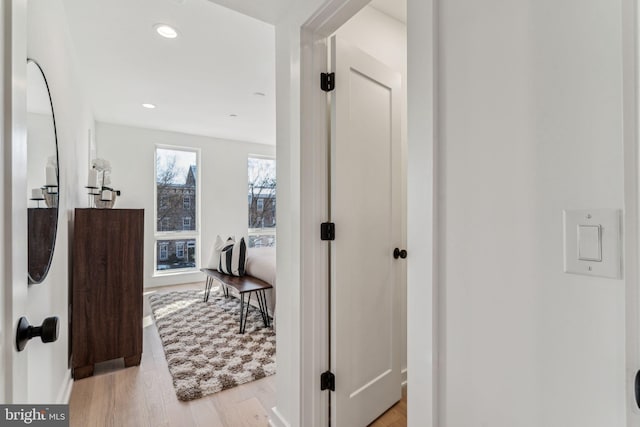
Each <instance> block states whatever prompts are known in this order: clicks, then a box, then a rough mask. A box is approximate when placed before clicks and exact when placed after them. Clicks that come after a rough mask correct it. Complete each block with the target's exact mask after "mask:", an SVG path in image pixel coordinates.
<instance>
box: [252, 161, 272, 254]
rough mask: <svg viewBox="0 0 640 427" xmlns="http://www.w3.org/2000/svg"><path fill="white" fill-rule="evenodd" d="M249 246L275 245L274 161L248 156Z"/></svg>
mask: <svg viewBox="0 0 640 427" xmlns="http://www.w3.org/2000/svg"><path fill="white" fill-rule="evenodd" d="M248 179H249V181H248V189H249V193H248V209H249V247H251V248H253V247H261V246H275V245H276V161H275V159H270V158H264V157H249V161H248Z"/></svg>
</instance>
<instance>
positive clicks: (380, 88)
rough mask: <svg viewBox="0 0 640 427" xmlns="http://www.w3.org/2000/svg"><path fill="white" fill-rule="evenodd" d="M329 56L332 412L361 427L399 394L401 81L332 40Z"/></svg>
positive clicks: (339, 421) (342, 425)
mask: <svg viewBox="0 0 640 427" xmlns="http://www.w3.org/2000/svg"><path fill="white" fill-rule="evenodd" d="M331 52H332V53H331V55H332V60H331V64H332V68H333V71H334V72H335V81H336V88H335V90H334V91H333V92H331V99H332V101H331V106H332V111H331V114H332V117H331V128H332V129H331V171H330V176H331V196H330V202H331V217H332V221H333V222H334V223H335V224H336V239H335V241H334V242H332V245H331V283H332V284H331V286H332V298H331V302H332V309H331V316H332V326H331V332H332V338H331V346H332V356H331V358H332V360H331V365H332V370H333V372H334V374H335V376H336V383H335V387H336V390H335V394H334V395H332V404H331V407H332V409H331V411H332V416H331V418H332V425H333V426H334V427H359V426H366V425H367V424H369V423H370V422H371V421H373V420H374V419H376V418H377V417H378V416H379V415H381V414H382V413H383V412H384V411H386V410H387V409H388V408H389V407H391V406H393V404H394V403H396V402H397V401H398V400H400V398H401V384H400V382H401V380H400V354H401V353H400V292H399V274H398V273H399V271H400V268H401V263H404V262H405V261H404V260H401V259H397V260H396V259H394V257H393V251H394V248H396V247H398V245H400V243H401V222H400V221H401V218H400V214H401V206H400V205H401V196H400V191H401V187H400V186H401V181H400V178H401V175H400V174H401V171H400V164H401V162H400V88H401V78H400V74H399V73H396V72H394V71H391V70H390V69H389V68H387V67H386V66H385V65H383V64H381V63H380V62H378V61H377V60H375V59H374V58H372V57H370V56H368V55H367V54H365V53H363V52H361V51H359V50H358V49H355V48H353V47H350V46H348V45H346V44H344V43H341V42H340V40H337V39H336V37H333V38H332V40H331Z"/></svg>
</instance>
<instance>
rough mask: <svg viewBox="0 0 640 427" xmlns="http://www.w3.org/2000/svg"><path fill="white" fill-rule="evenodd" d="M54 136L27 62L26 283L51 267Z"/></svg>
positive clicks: (43, 85)
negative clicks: (27, 279)
mask: <svg viewBox="0 0 640 427" xmlns="http://www.w3.org/2000/svg"><path fill="white" fill-rule="evenodd" d="M59 182H60V181H59V173H58V137H57V133H56V121H55V115H54V113H53V102H52V100H51V93H50V92H49V85H48V84H47V79H46V77H45V75H44V72H43V71H42V68H41V67H40V65H39V64H38V63H37V62H36V61H34V60H32V59H28V60H27V184H28V186H27V188H28V196H27V197H28V199H29V200H28V205H27V206H28V219H27V221H28V230H29V236H28V254H29V257H28V269H29V271H28V273H29V283H30V284H32V283H41V282H42V281H43V280H44V279H45V277H47V273H48V272H49V267H50V266H51V260H52V258H53V249H54V247H55V243H56V231H57V228H58V196H59Z"/></svg>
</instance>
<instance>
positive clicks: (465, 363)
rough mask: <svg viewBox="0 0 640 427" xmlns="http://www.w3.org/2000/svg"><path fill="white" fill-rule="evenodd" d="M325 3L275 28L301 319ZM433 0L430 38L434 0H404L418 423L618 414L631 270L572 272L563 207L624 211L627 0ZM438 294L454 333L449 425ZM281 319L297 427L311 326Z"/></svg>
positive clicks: (449, 342)
mask: <svg viewBox="0 0 640 427" xmlns="http://www.w3.org/2000/svg"><path fill="white" fill-rule="evenodd" d="M336 3H339V2H336ZM320 5H321V1H319V0H307V1H304V2H296V6H295V7H294V8H292V10H291V11H290V14H289V15H288V17H287V18H286V19H283V20H281V22H279V24H278V25H277V27H276V45H277V54H278V61H277V67H278V159H279V162H280V165H281V167H280V169H279V171H278V173H279V175H280V174H282V176H286V177H287V178H289V180H290V191H289V192H287V193H286V194H284V195H283V196H282V198H281V199H280V200H279V202H280V206H281V207H283V208H284V214H283V215H282V216H281V217H280V218H279V221H280V222H282V221H283V217H286V219H287V220H291V221H292V225H293V227H292V228H291V229H290V230H289V231H288V232H287V234H286V239H287V240H286V247H287V249H284V248H285V245H282V246H281V247H280V249H281V250H280V251H279V254H278V257H279V260H282V261H289V260H292V261H294V265H292V266H282V265H281V264H282V263H279V266H278V275H279V276H278V280H279V287H278V301H279V304H281V303H283V304H287V307H288V308H291V309H292V311H291V314H290V317H291V319H292V320H297V319H300V318H301V314H300V313H299V312H296V311H295V304H296V302H297V301H298V300H299V297H300V293H299V291H298V290H297V287H296V285H298V282H297V281H298V278H299V277H300V271H299V269H297V268H296V266H295V261H297V258H295V255H294V254H295V253H296V252H294V251H296V250H297V249H298V248H299V243H300V242H299V237H300V236H301V234H300V230H301V229H300V224H299V220H300V217H299V212H300V199H299V197H298V196H299V194H300V192H299V191H297V188H296V183H297V182H299V178H300V170H299V167H297V165H299V161H298V160H299V155H300V146H301V141H300V140H299V138H298V135H299V131H300V121H299V117H300V104H299V101H298V100H299V94H300V80H299V73H298V72H299V64H300V52H299V42H300V36H299V33H300V26H301V25H302V24H303V23H304V22H305V21H306V20H307V19H308V17H309V16H310V14H311V12H313V11H314V10H315V9H316V8H318V7H320ZM437 10H438V12H437V15H436V20H437V21H438V29H437V32H436V33H435V34H434V33H432V29H433V27H432V26H431V25H430V24H431V20H432V14H433V11H434V9H433V6H432V2H431V1H425V0H409V1H408V12H409V13H408V16H409V18H408V19H409V22H408V35H409V37H408V46H409V51H408V61H409V67H408V78H409V85H410V87H411V91H410V92H409V94H408V96H409V105H410V111H409V153H408V154H409V155H408V157H409V174H410V181H409V183H408V188H409V201H408V202H409V218H410V219H409V221H410V225H411V224H417V220H418V219H422V220H423V221H424V222H425V224H424V225H423V226H420V227H419V229H417V228H416V229H414V228H409V238H410V242H409V247H408V250H409V252H410V253H411V254H412V259H411V260H410V264H409V283H408V292H409V300H410V306H409V333H408V339H409V355H408V357H409V382H410V383H411V381H412V374H413V373H414V370H413V369H414V366H415V367H418V366H420V368H419V369H420V371H421V375H420V376H419V377H416V379H417V381H416V382H414V383H411V386H410V388H411V390H413V391H410V392H409V423H410V424H409V425H410V426H418V425H437V426H438V427H469V426H482V427H484V426H492V427H511V426H523V427H525V426H532V427H533V426H536V427H539V426H544V427H554V426H581V427H582V426H594V427H595V426H604V425H606V426H622V425H624V424H625V422H624V419H625V410H626V408H625V389H624V387H625V377H624V376H625V360H624V350H625V341H624V339H625V336H624V330H625V322H624V312H625V306H624V303H625V300H624V286H625V283H624V281H621V280H607V279H597V278H587V277H582V276H572V275H566V274H564V273H562V229H561V228H562V222H561V211H562V209H570V208H597V207H613V208H622V207H623V177H622V174H623V166H624V165H623V158H622V157H623V156H622V154H623V151H622V110H621V108H622V94H621V88H622V81H621V77H622V70H621V66H622V57H621V49H622V43H621V22H622V20H621V10H620V1H619V0H616V1H611V0H587V1H584V0H582V1H577V0H563V1H561V2H557V1H552V0H542V1H540V0H536V1H533V0H516V1H512V2H504V1H498V0H489V1H487V2H482V4H479V3H477V2H476V3H474V2H471V1H468V0H448V1H442V2H438V9H437ZM412 24H413V25H412ZM434 37H435V39H434ZM434 55H437V61H438V62H437V63H438V66H437V69H436V73H437V76H436V78H437V80H436V86H435V87H434V86H433V85H432V81H431V78H433V77H434V76H433V75H432V74H431V68H430V67H431V58H432V57H433V56H434ZM434 96H435V97H437V98H436V101H435V110H434ZM433 114H436V123H435V124H434V123H432V122H431V117H432V116H433ZM434 126H435V128H434ZM434 135H435V136H436V139H435V141H436V147H433V146H432V145H431V141H432V138H433V137H434ZM434 150H435V153H436V154H437V158H436V161H435V167H436V182H435V184H434V185H435V190H436V194H435V197H433V198H432V197H431V196H432V193H431V188H432V176H431V171H432V169H431V164H432V161H433V159H434V157H433V156H434ZM282 166H285V168H283V167H282ZM279 181H281V182H282V179H281V178H280V177H279ZM281 194H282V193H281ZM433 199H435V203H436V208H437V210H436V212H435V215H436V218H437V219H438V223H437V227H438V228H437V229H436V230H435V232H436V236H435V237H436V239H437V240H436V247H435V254H432V253H431V249H430V247H429V246H430V245H429V244H428V241H427V242H425V241H422V242H418V241H416V240H411V236H412V234H413V233H414V230H415V232H416V233H417V234H419V235H420V236H426V237H429V241H430V240H431V239H430V238H431V237H432V234H431V230H429V227H430V224H429V221H430V219H431V218H432V215H433V214H434V212H433V210H432V208H431V201H432V200H433ZM283 200H285V201H286V203H285V204H284V206H283V203H282V201H283ZM417 213H419V214H420V215H416V214H417ZM418 216H422V218H418ZM412 221H413V222H412ZM280 237H281V238H282V237H283V236H282V235H281V236H280ZM281 242H282V241H281ZM413 242H415V243H413ZM419 244H421V246H412V245H419ZM292 252H293V253H292ZM291 255H293V256H291ZM290 256H291V257H290ZM432 259H435V260H436V264H435V266H434V267H435V268H436V269H435V272H433V271H431V268H430V267H431V260H432ZM422 266H424V268H423V267H422ZM412 271H414V273H413V274H412ZM418 272H421V273H422V274H417V273H418ZM431 274H435V275H436V281H435V282H436V284H437V290H436V291H435V293H433V292H432V290H431ZM438 292H439V294H438ZM433 296H435V297H436V298H441V301H442V302H443V303H444V304H443V306H442V307H441V309H442V310H443V312H442V318H441V319H440V320H441V321H442V323H441V324H440V326H441V327H443V328H444V332H445V334H444V336H443V337H442V343H443V344H444V346H443V348H441V349H439V351H440V353H439V354H438V355H437V356H438V357H440V362H441V363H442V366H443V367H444V369H445V370H444V377H443V378H442V384H441V390H442V391H443V393H444V394H443V396H442V397H443V399H442V400H441V402H440V405H441V407H442V409H444V411H443V413H442V414H441V415H442V419H441V420H440V422H438V423H437V424H436V423H433V422H432V420H430V419H429V417H430V408H431V390H430V385H431V384H430V381H431V378H430V376H431V375H430V373H429V370H430V369H431V363H432V362H437V360H432V358H431V355H432V345H433V339H432V333H431V326H432V325H433V320H434V319H433V318H432V313H431V312H429V306H430V304H429V303H430V302H431V298H432V297H433ZM283 304H281V305H280V309H281V310H282V309H283ZM420 308H421V309H420ZM280 320H281V321H282V320H283V319H282V317H281V318H280ZM283 324H284V325H285V326H284V327H280V325H283ZM436 326H437V322H436ZM278 332H279V336H278V351H279V354H282V351H281V349H286V350H287V351H289V350H290V351H291V352H292V353H291V356H287V359H286V361H287V362H288V363H289V365H288V366H291V367H292V371H293V372H291V373H287V374H285V375H283V376H281V375H280V374H279V375H278V378H277V380H278V384H277V386H278V404H277V412H276V414H275V415H276V419H275V420H274V423H275V424H276V425H281V424H282V425H285V424H286V423H288V424H290V425H298V424H300V422H299V420H301V419H306V418H304V414H302V413H301V400H300V398H299V397H298V396H299V391H300V390H299V388H298V387H299V384H300V383H301V376H300V375H298V374H296V372H297V371H296V369H297V367H298V366H299V362H300V357H303V356H302V355H301V354H300V353H299V352H297V350H298V349H299V348H300V347H299V346H298V344H299V343H300V341H299V340H298V339H297V338H296V337H297V335H296V333H297V332H299V330H298V329H296V327H295V325H291V326H288V322H281V323H279V331H278ZM283 332H286V334H283ZM283 335H284V336H283ZM279 357H280V356H279ZM412 362H413V363H415V364H416V365H412Z"/></svg>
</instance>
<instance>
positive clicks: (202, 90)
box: [64, 0, 407, 144]
mask: <svg viewBox="0 0 640 427" xmlns="http://www.w3.org/2000/svg"><path fill="white" fill-rule="evenodd" d="M290 1H291V0H135V1H132V0H64V5H65V9H66V12H67V18H68V21H69V22H68V23H69V29H70V33H71V37H72V40H73V43H74V47H75V51H76V52H75V53H76V60H77V61H78V65H79V67H80V72H81V74H82V78H83V81H84V84H85V89H86V91H87V93H88V96H89V101H90V103H91V106H92V108H93V111H94V114H95V117H96V120H98V121H103V122H109V123H119V124H125V125H131V126H138V127H145V128H151V129H162V130H170V131H176V132H184V133H189V134H196V135H207V136H213V137H218V138H225V139H233V140H241V141H249V142H258V143H264V144H275V137H276V135H275V127H276V124H275V117H276V112H275V31H274V27H273V25H271V24H273V23H274V22H276V21H277V19H278V17H279V16H281V15H282V14H284V13H285V12H286V10H287V5H288V3H289V2H290ZM293 1H295V0H293ZM225 6H227V7H225ZM371 6H373V7H375V8H376V9H378V10H379V11H381V12H383V13H386V14H387V15H390V16H392V17H393V18H395V19H398V20H400V21H402V22H405V23H406V14H407V7H406V0H373V1H372V2H371ZM232 9H233V10H232ZM157 23H166V24H170V25H172V26H174V27H175V28H177V30H178V32H179V34H180V35H179V37H178V38H177V39H173V40H168V39H164V38H162V37H159V36H158V35H157V34H156V33H155V31H154V29H153V25H154V24H157ZM256 92H261V93H264V94H265V96H257V95H255V93H256ZM143 103H152V104H155V105H156V106H157V108H155V109H153V110H149V109H145V108H143V107H142V104H143ZM232 114H233V115H236V117H231V115H232Z"/></svg>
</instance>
